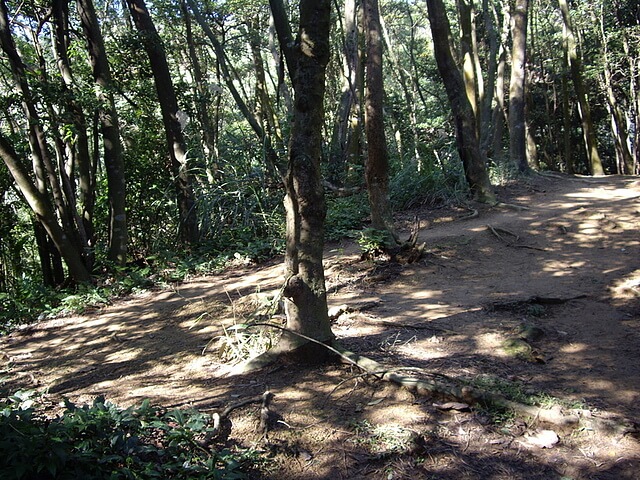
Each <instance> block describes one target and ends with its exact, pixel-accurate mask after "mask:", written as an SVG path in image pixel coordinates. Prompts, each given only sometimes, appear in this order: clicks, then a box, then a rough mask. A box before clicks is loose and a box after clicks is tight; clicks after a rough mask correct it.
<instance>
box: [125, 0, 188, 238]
mask: <svg viewBox="0 0 640 480" xmlns="http://www.w3.org/2000/svg"><path fill="white" fill-rule="evenodd" d="M127 5H128V6H129V11H130V12H131V17H132V18H133V22H134V23H135V26H136V29H137V30H138V32H139V33H140V40H141V41H142V44H143V46H144V49H145V51H146V52H147V55H148V56H149V63H150V65H151V71H152V72H153V78H154V81H155V84H156V91H157V93H158V102H159V103H160V110H161V112H162V122H163V124H164V130H165V136H166V139H167V147H168V151H169V158H170V160H171V170H172V173H173V177H174V182H175V188H176V197H177V200H178V215H179V219H180V238H181V240H182V242H183V243H184V244H186V245H195V244H197V243H198V240H199V237H200V233H199V230H198V215H197V212H196V202H195V198H194V193H193V185H192V178H191V175H190V173H189V171H188V168H189V167H188V165H187V146H186V142H185V139H184V135H183V134H182V128H181V126H180V122H179V121H178V100H177V98H176V92H175V89H174V88H173V81H172V80H171V72H170V71H169V65H168V64H167V56H166V53H165V50H164V47H163V45H162V40H161V38H160V35H158V32H157V30H156V27H155V25H154V23H153V20H152V19H151V16H150V15H149V11H148V10H147V6H146V5H145V2H144V0H127Z"/></svg>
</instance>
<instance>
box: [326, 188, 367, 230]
mask: <svg viewBox="0 0 640 480" xmlns="http://www.w3.org/2000/svg"><path fill="white" fill-rule="evenodd" d="M368 214H369V204H368V201H367V194H366V192H360V193H357V194H355V195H350V196H348V197H328V198H327V220H326V222H325V238H326V239H327V240H329V241H338V240H341V239H343V238H345V237H350V236H353V230H359V229H360V228H361V227H362V223H363V222H364V219H365V218H366V216H367V215H368Z"/></svg>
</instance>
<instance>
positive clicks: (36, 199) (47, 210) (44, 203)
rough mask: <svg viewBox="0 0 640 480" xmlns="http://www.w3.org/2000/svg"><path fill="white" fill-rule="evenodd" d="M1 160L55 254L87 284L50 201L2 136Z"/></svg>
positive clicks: (88, 279) (87, 276)
mask: <svg viewBox="0 0 640 480" xmlns="http://www.w3.org/2000/svg"><path fill="white" fill-rule="evenodd" d="M0 157H2V159H3V161H4V163H5V164H6V166H7V168H8V169H9V172H10V173H11V176H12V177H13V178H14V180H15V182H16V185H17V187H18V189H19V190H20V193H21V194H22V195H23V196H24V198H25V200H26V201H27V204H28V205H29V207H30V208H31V210H32V211H33V213H34V214H35V216H36V218H37V220H38V222H39V223H40V224H42V225H43V227H44V228H45V230H46V231H47V234H48V235H49V237H50V238H51V240H52V241H53V243H54V244H55V246H56V248H57V250H58V252H60V255H62V258H63V259H64V261H65V263H66V265H67V267H68V269H69V275H70V276H71V278H72V279H73V280H74V281H76V282H79V283H90V282H91V274H90V273H89V270H87V268H86V267H85V265H84V262H83V260H82V257H81V256H80V255H79V254H78V250H77V249H76V247H75V245H73V243H72V242H71V239H70V237H69V236H68V235H67V234H66V232H65V231H64V230H63V229H62V227H60V225H59V224H58V222H57V221H56V214H55V213H54V211H53V208H52V206H51V203H50V201H49V198H48V197H47V196H46V195H43V194H42V192H40V191H39V190H38V188H37V187H36V186H35V184H34V183H33V181H32V180H31V178H30V177H29V175H28V173H27V172H26V170H25V169H24V168H23V166H22V162H21V160H20V158H19V157H18V154H17V153H16V151H15V149H14V148H13V146H12V145H11V144H10V143H9V141H8V140H7V139H6V138H5V137H4V135H2V133H0Z"/></svg>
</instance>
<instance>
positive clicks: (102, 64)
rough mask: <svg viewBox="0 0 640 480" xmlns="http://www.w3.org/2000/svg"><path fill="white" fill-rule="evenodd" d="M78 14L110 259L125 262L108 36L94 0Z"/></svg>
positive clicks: (85, 1) (81, 3)
mask: <svg viewBox="0 0 640 480" xmlns="http://www.w3.org/2000/svg"><path fill="white" fill-rule="evenodd" d="M77 8H78V15H79V17H80V23H81V24H82V29H83V31H84V35H85V38H86V41H87V49H88V51H89V59H90V62H91V69H92V72H93V80H94V82H95V85H96V89H95V90H96V97H97V100H98V104H97V113H98V121H99V122H100V130H101V133H102V146H103V150H104V165H105V171H106V174H107V187H108V199H109V252H108V258H109V260H110V261H112V262H115V263H117V264H119V265H124V264H125V263H126V261H127V242H128V231H127V214H126V182H125V172H124V158H123V151H122V143H121V141H120V125H119V122H118V113H117V111H116V105H115V100H114V97H113V80H112V78H111V68H110V67H109V60H108V58H107V52H106V50H105V47H104V39H103V37H102V31H101V27H100V24H99V23H98V18H97V17H96V12H95V7H94V5H93V2H92V0H77Z"/></svg>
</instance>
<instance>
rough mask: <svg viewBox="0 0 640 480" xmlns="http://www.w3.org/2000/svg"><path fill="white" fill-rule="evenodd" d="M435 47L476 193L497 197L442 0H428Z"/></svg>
mask: <svg viewBox="0 0 640 480" xmlns="http://www.w3.org/2000/svg"><path fill="white" fill-rule="evenodd" d="M427 8H428V10H429V23H430V24H431V34H432V37H433V49H434V53H435V57H436V63H437V64H438V71H439V72H440V76H441V77H442V80H443V82H444V85H445V89H446V91H447V97H448V99H449V104H450V105H451V110H452V113H453V118H454V125H455V129H456V141H457V146H458V153H459V155H460V159H461V160H462V164H463V166H464V171H465V176H466V178H467V182H468V183H469V187H470V188H471V192H472V194H473V196H474V197H475V198H476V199H477V200H479V201H481V202H493V201H495V195H494V194H493V191H492V188H491V183H490V181H489V175H488V174H487V169H486V165H485V160H484V157H483V156H482V153H481V151H480V142H479V139H478V129H477V127H476V118H475V115H474V112H473V108H472V106H471V103H469V99H468V98H467V95H466V88H465V84H464V80H463V78H462V73H461V72H460V70H459V69H458V66H457V65H456V63H455V60H454V57H453V52H452V51H451V45H452V42H451V28H450V27H449V19H448V18H447V15H446V10H445V7H444V3H443V1H442V0H427Z"/></svg>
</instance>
